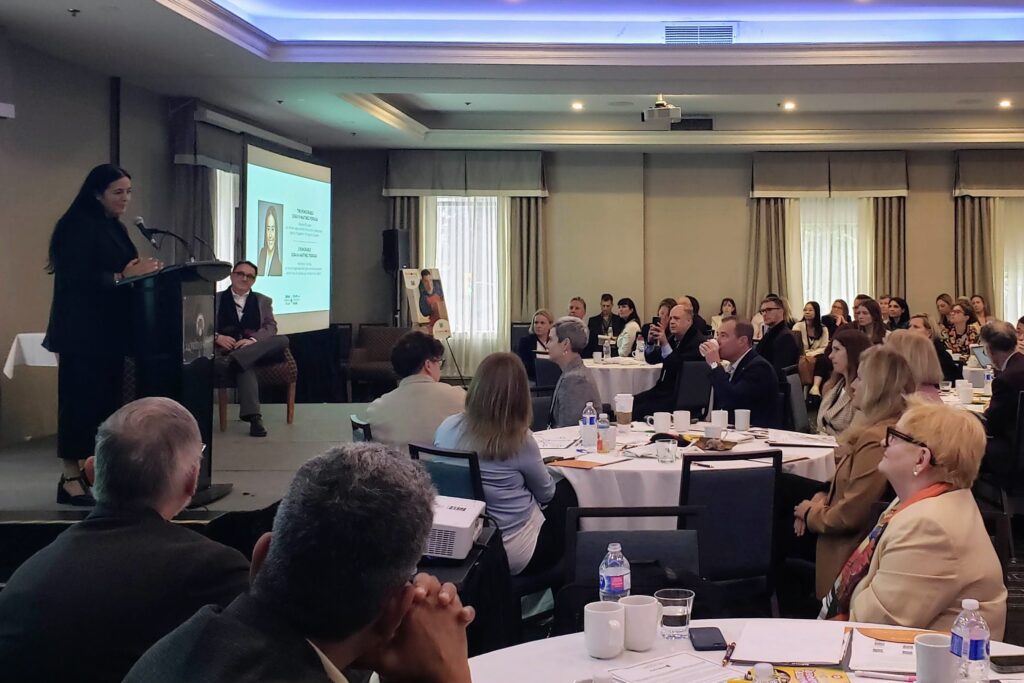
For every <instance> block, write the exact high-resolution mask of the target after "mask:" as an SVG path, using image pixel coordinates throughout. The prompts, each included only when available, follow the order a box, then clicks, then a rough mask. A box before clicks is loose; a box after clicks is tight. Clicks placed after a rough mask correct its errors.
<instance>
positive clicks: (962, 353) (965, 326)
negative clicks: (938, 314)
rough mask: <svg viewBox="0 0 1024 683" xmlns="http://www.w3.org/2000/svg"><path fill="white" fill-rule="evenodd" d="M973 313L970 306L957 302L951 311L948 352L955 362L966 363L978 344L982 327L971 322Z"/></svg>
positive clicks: (947, 330) (947, 329)
mask: <svg viewBox="0 0 1024 683" xmlns="http://www.w3.org/2000/svg"><path fill="white" fill-rule="evenodd" d="M972 317H973V311H971V307H970V304H968V303H964V302H960V301H958V302H956V303H955V304H953V306H952V307H951V308H950V309H949V327H947V328H946V338H945V342H946V350H947V351H949V353H950V354H952V356H953V358H954V359H955V360H959V361H962V362H963V361H966V360H967V357H968V355H969V354H970V353H971V347H972V346H974V345H975V344H977V343H978V335H979V334H980V333H981V326H980V325H978V323H976V322H971V318H972Z"/></svg>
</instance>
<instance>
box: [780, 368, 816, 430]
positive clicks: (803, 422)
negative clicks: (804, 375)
mask: <svg viewBox="0 0 1024 683" xmlns="http://www.w3.org/2000/svg"><path fill="white" fill-rule="evenodd" d="M782 371H783V373H784V374H785V377H786V383H787V384H788V385H789V393H788V396H787V399H788V403H789V405H788V406H787V411H786V412H787V415H788V423H789V426H788V427H787V429H791V430H792V431H794V432H803V433H805V434H808V433H810V431H811V421H810V419H809V418H808V417H807V402H806V401H805V400H804V386H803V381H802V380H801V379H800V372H799V369H798V366H796V365H790V366H789V367H788V368H783V370H782Z"/></svg>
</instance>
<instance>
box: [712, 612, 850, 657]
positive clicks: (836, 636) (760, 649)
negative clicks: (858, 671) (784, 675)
mask: <svg viewBox="0 0 1024 683" xmlns="http://www.w3.org/2000/svg"><path fill="white" fill-rule="evenodd" d="M845 631H846V625H845V624H843V623H841V622H831V621H817V620H809V619H772V620H760V619H758V620H753V621H748V622H747V623H746V625H745V626H744V627H743V633H741V634H740V637H739V639H737V641H736V650H735V651H734V652H733V654H732V661H734V662H742V663H747V664H756V663H758V662H768V663H770V664H792V665H802V666H839V664H840V663H841V662H842V661H843V654H844V652H845V649H846V648H845Z"/></svg>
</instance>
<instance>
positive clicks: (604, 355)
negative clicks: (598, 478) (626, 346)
mask: <svg viewBox="0 0 1024 683" xmlns="http://www.w3.org/2000/svg"><path fill="white" fill-rule="evenodd" d="M611 357H612V340H611V337H605V338H604V348H603V349H602V350H601V360H602V361H604V362H605V363H607V362H608V359H609V358H611Z"/></svg>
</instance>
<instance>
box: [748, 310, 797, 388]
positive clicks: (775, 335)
mask: <svg viewBox="0 0 1024 683" xmlns="http://www.w3.org/2000/svg"><path fill="white" fill-rule="evenodd" d="M757 353H758V355H760V356H761V357H762V358H764V359H765V360H766V361H768V362H769V363H771V365H772V367H774V368H775V371H776V373H777V374H778V376H779V378H780V379H781V378H782V377H783V372H782V370H783V368H788V367H789V366H791V365H796V364H797V363H798V362H799V361H800V356H801V351H800V344H799V343H797V341H796V337H794V336H793V328H791V327H790V326H789V325H787V324H786V323H779V324H778V325H776V326H775V327H772V328H769V329H768V330H767V331H766V332H765V333H764V336H763V337H761V341H760V342H758V344H757Z"/></svg>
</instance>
